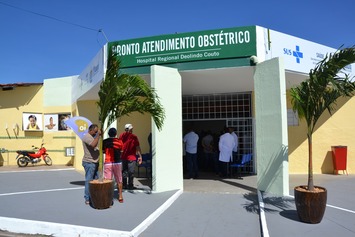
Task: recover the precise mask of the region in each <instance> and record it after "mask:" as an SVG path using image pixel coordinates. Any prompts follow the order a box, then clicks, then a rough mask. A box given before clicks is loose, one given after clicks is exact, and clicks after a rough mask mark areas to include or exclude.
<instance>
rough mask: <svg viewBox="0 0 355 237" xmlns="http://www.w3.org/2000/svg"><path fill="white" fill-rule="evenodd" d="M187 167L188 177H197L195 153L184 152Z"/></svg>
mask: <svg viewBox="0 0 355 237" xmlns="http://www.w3.org/2000/svg"><path fill="white" fill-rule="evenodd" d="M186 161H187V169H188V171H189V178H197V177H198V166H197V153H195V154H192V153H188V152H186Z"/></svg>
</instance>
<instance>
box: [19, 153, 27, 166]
mask: <svg viewBox="0 0 355 237" xmlns="http://www.w3.org/2000/svg"><path fill="white" fill-rule="evenodd" d="M17 165H18V166H19V167H26V166H27V165H28V161H27V159H26V157H24V156H21V157H18V158H17Z"/></svg>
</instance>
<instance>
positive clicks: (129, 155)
mask: <svg viewBox="0 0 355 237" xmlns="http://www.w3.org/2000/svg"><path fill="white" fill-rule="evenodd" d="M124 129H125V131H124V132H123V133H121V134H120V136H119V139H120V140H121V141H122V142H123V150H122V154H121V159H122V174H123V188H124V189H129V190H133V189H134V185H133V179H134V171H135V167H136V162H137V156H138V164H141V163H142V154H141V148H140V145H139V140H138V137H137V136H136V135H134V134H133V126H132V124H126V125H125V126H124ZM127 179H128V183H127ZM127 185H128V186H127Z"/></svg>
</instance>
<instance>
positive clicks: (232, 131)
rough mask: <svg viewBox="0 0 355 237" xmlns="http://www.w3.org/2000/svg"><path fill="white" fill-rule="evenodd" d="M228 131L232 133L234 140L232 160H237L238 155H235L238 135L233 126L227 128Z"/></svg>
mask: <svg viewBox="0 0 355 237" xmlns="http://www.w3.org/2000/svg"><path fill="white" fill-rule="evenodd" d="M229 132H230V134H232V136H233V138H234V142H235V146H234V148H233V155H232V161H234V162H237V161H238V157H237V153H238V136H237V134H236V133H235V131H234V128H232V127H230V128H229Z"/></svg>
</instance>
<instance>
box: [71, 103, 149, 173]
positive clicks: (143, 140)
mask: <svg viewBox="0 0 355 237" xmlns="http://www.w3.org/2000/svg"><path fill="white" fill-rule="evenodd" d="M74 111H75V112H74ZM74 111H73V115H74V116H75V115H78V116H83V117H86V118H88V119H89V120H90V121H91V122H92V123H96V124H98V123H99V121H98V108H97V105H96V101H78V102H77V104H76V108H75V110H74ZM76 111H77V112H76ZM126 123H131V124H132V125H133V133H134V134H136V135H137V136H138V139H139V141H140V145H141V150H142V153H147V152H149V144H148V135H149V132H150V131H151V120H150V115H149V114H144V115H142V114H140V113H132V114H131V115H130V116H126V117H123V118H121V119H120V121H118V122H117V125H116V127H117V133H118V135H119V134H120V133H122V132H123V131H124V125H125V124H126ZM106 132H107V131H106ZM75 144H76V149H75V159H74V166H75V168H76V169H77V170H83V167H82V165H81V160H82V157H83V155H84V152H83V146H82V141H81V140H80V139H79V138H78V137H77V136H76V138H75Z"/></svg>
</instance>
